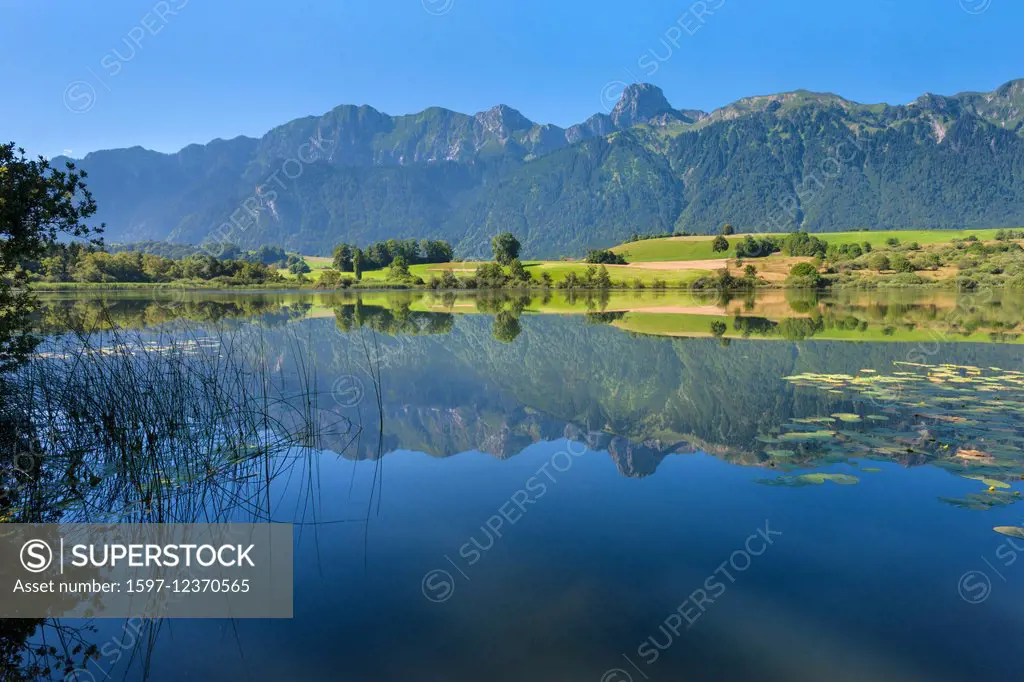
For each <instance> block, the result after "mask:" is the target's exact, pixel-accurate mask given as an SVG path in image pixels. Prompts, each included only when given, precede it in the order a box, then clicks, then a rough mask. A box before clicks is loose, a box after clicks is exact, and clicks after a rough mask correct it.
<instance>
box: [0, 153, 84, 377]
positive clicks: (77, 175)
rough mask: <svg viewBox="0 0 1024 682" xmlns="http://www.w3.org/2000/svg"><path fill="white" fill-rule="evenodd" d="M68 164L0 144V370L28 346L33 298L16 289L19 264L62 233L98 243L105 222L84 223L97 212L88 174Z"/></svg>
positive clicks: (41, 252)
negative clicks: (63, 165)
mask: <svg viewBox="0 0 1024 682" xmlns="http://www.w3.org/2000/svg"><path fill="white" fill-rule="evenodd" d="M66 168H67V170H66V171H62V170H58V169H56V168H54V167H52V166H51V165H50V162H49V161H47V160H46V159H45V158H43V157H42V156H40V157H38V158H37V159H30V158H29V157H27V156H25V150H24V149H22V148H20V147H16V146H15V145H14V143H13V142H10V143H7V144H0V368H3V367H4V366H6V365H7V364H9V363H10V362H12V361H13V360H15V359H16V358H17V357H18V356H20V355H22V354H23V353H24V352H26V351H27V349H28V348H30V346H31V340H30V339H29V337H28V335H27V332H26V329H25V324H24V323H25V322H26V315H27V313H28V310H29V307H30V301H31V299H30V298H29V296H28V293H27V292H25V291H22V292H20V293H18V292H16V287H17V286H18V285H20V284H22V283H23V279H24V277H23V274H22V273H21V270H20V268H19V267H18V266H19V265H21V264H23V263H25V262H26V261H34V260H38V259H40V258H41V257H43V256H44V255H45V254H46V250H47V248H48V247H50V246H52V245H53V244H55V243H56V242H57V240H58V238H60V237H61V236H69V237H82V238H91V241H93V242H94V243H96V244H99V243H100V241H99V239H98V237H96V236H95V235H98V234H99V233H100V232H102V231H103V226H102V225H101V226H100V227H96V228H93V227H88V226H86V225H85V224H83V221H84V220H86V219H87V218H89V217H90V216H92V215H93V214H94V213H96V202H95V201H93V198H92V194H90V192H89V190H88V189H87V188H86V186H85V183H84V182H83V181H84V180H85V177H86V174H85V172H84V171H76V170H75V166H74V164H72V163H71V162H68V163H67V164H66Z"/></svg>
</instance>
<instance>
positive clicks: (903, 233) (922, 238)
mask: <svg viewBox="0 0 1024 682" xmlns="http://www.w3.org/2000/svg"><path fill="white" fill-rule="evenodd" d="M996 231H997V230H896V231H893V232H881V231H877V232H816V233H814V236H815V237H818V238H819V239H822V240H824V241H826V242H828V243H829V244H861V243H863V242H868V243H870V244H871V246H872V247H875V246H883V245H884V244H885V241H886V240H887V239H890V238H892V237H895V238H896V239H899V240H900V243H901V244H906V243H909V242H917V243H918V244H921V245H925V244H939V243H942V242H948V241H950V240H951V239H963V238H964V237H968V236H970V235H974V236H976V237H977V238H978V239H981V240H989V239H994V238H995V234H996ZM778 236H780V237H782V236H785V235H782V234H780V235H778ZM744 237H746V235H745V234H734V235H732V236H729V237H726V239H728V241H729V251H728V252H727V253H726V254H725V255H731V256H735V253H736V252H735V246H736V243H737V242H740V241H742V240H743V238H744ZM713 239H714V235H708V236H700V237H665V238H663V239H645V240H643V241H638V242H631V243H628V244H619V245H618V246H616V247H613V248H612V251H614V252H616V253H621V254H625V255H626V259H627V260H628V261H629V262H630V263H655V262H658V261H677V260H705V259H711V258H721V257H722V256H723V254H721V253H715V252H714V251H712V250H711V241H712V240H713Z"/></svg>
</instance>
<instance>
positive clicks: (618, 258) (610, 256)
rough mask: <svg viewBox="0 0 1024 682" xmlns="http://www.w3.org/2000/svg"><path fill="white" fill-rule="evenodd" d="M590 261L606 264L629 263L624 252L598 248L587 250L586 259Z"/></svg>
mask: <svg viewBox="0 0 1024 682" xmlns="http://www.w3.org/2000/svg"><path fill="white" fill-rule="evenodd" d="M584 260H586V262H588V263H596V264H599V265H601V264H605V265H628V263H627V262H626V259H625V257H624V256H622V254H618V253H615V252H614V251H610V250H608V249H596V250H593V251H588V252H587V257H586V258H585V259H584Z"/></svg>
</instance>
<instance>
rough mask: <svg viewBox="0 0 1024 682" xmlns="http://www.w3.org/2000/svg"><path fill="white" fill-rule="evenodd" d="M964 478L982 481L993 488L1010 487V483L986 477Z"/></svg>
mask: <svg viewBox="0 0 1024 682" xmlns="http://www.w3.org/2000/svg"><path fill="white" fill-rule="evenodd" d="M964 478H969V479H971V480H973V481H981V482H982V483H984V484H985V485H987V486H989V487H992V488H1009V487H1010V484H1009V483H1004V482H1003V481H998V480H996V479H994V478H986V477H985V476H967V475H965V476H964Z"/></svg>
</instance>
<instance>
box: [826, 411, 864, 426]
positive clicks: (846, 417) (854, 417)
mask: <svg viewBox="0 0 1024 682" xmlns="http://www.w3.org/2000/svg"><path fill="white" fill-rule="evenodd" d="M832 416H833V417H835V418H836V419H838V420H839V421H841V422H846V423H847V424H853V423H855V422H859V421H861V416H860V415H859V414H853V413H852V412H836V413H835V414H833V415H832Z"/></svg>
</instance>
